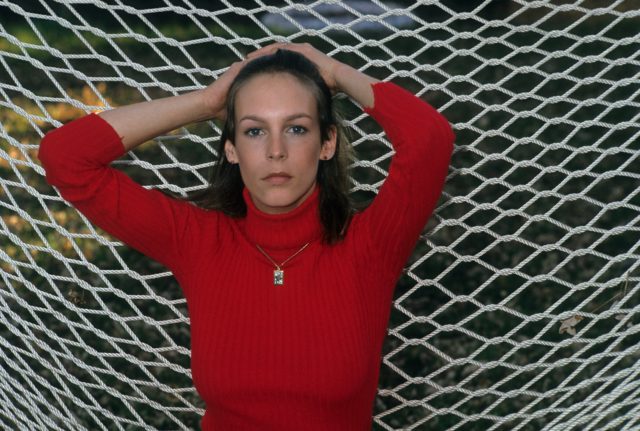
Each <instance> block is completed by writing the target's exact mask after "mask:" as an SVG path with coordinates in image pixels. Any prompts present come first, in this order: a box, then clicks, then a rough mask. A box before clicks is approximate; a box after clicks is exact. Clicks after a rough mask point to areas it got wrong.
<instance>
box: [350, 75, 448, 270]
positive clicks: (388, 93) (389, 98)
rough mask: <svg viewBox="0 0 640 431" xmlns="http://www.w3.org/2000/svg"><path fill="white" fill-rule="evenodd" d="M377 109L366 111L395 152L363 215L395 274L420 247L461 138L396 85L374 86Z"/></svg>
mask: <svg viewBox="0 0 640 431" xmlns="http://www.w3.org/2000/svg"><path fill="white" fill-rule="evenodd" d="M372 88H373V92H374V106H373V107H372V108H365V109H364V112H366V113H368V114H369V115H371V117H373V119H375V120H376V122H378V124H380V126H382V128H383V129H384V131H385V133H386V135H387V137H388V138H389V140H390V141H391V144H392V145H393V148H394V150H395V155H394V156H393V158H392V160H391V165H390V168H389V174H388V176H387V178H386V179H385V181H384V184H383V185H382V187H381V188H380V191H379V192H378V195H377V196H376V198H375V199H374V200H373V202H372V203H371V205H370V206H369V207H368V208H367V209H366V210H364V211H363V213H362V214H361V217H360V218H361V220H360V222H361V223H362V225H363V226H362V233H363V235H364V236H365V238H363V239H362V241H364V243H365V244H366V246H367V249H368V250H369V253H373V256H374V257H377V258H378V259H380V260H379V262H380V263H381V264H382V265H383V266H384V267H385V268H387V269H388V270H389V271H391V273H393V274H394V276H396V277H397V276H398V275H399V273H400V271H401V269H402V267H403V265H404V264H405V263H406V261H407V259H408V258H409V256H410V255H411V252H412V251H413V249H414V248H415V245H416V242H417V240H418V237H419V236H420V233H421V232H422V229H423V228H424V226H425V224H426V223H427V221H428V219H429V217H430V216H431V213H432V212H433V210H434V208H435V206H436V203H437V201H438V199H439V197H440V194H441V192H442V188H443V186H444V182H445V179H446V176H447V172H448V170H449V162H450V159H451V154H452V152H453V141H454V139H455V135H454V133H453V130H452V129H451V125H450V124H449V122H448V121H447V119H446V118H445V117H444V116H442V115H441V114H440V113H439V112H438V111H436V110H435V109H434V108H433V107H432V106H431V105H429V104H428V103H426V102H424V101H423V100H421V99H420V98H418V97H416V96H415V95H413V94H411V93H410V92H408V91H407V90H405V89H403V88H401V87H399V86H397V85H395V84H393V83H391V82H378V83H376V84H373V86H372Z"/></svg>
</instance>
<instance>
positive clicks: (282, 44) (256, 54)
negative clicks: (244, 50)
mask: <svg viewBox="0 0 640 431" xmlns="http://www.w3.org/2000/svg"><path fill="white" fill-rule="evenodd" d="M290 46H292V44H290V43H288V42H275V43H272V44H269V45H267V46H263V47H262V48H259V49H256V50H255V51H252V52H250V53H249V54H247V58H254V57H259V56H261V55H266V54H272V53H274V52H276V50H278V49H280V48H286V47H290Z"/></svg>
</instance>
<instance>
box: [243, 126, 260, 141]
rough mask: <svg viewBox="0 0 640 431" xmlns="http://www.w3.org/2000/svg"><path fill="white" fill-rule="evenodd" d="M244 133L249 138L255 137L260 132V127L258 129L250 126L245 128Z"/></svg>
mask: <svg viewBox="0 0 640 431" xmlns="http://www.w3.org/2000/svg"><path fill="white" fill-rule="evenodd" d="M244 134H245V135H247V136H248V137H250V138H255V137H256V136H259V135H261V134H262V129H259V128H257V127H251V128H249V129H247V130H245V131H244Z"/></svg>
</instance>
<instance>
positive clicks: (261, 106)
mask: <svg viewBox="0 0 640 431" xmlns="http://www.w3.org/2000/svg"><path fill="white" fill-rule="evenodd" d="M235 111H236V116H237V118H240V117H241V116H243V115H252V114H255V115H260V116H264V117H277V116H281V115H282V116H286V115H290V114H292V113H306V114H308V115H311V116H312V117H315V116H316V115H317V103H316V99H315V95H314V92H313V91H312V89H311V88H310V87H309V86H308V85H305V84H304V83H302V82H301V81H300V80H299V79H298V78H296V77H295V76H293V75H291V74H288V73H268V74H266V73H264V74H260V75H257V76H254V77H253V78H251V79H250V80H248V81H247V82H246V83H245V84H244V85H243V86H242V87H241V88H240V89H239V90H238V92H237V94H236V100H235Z"/></svg>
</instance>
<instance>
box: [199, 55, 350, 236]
mask: <svg viewBox="0 0 640 431" xmlns="http://www.w3.org/2000/svg"><path fill="white" fill-rule="evenodd" d="M226 114H227V115H226V120H225V123H224V126H223V132H222V137H221V146H222V148H220V150H223V151H219V152H218V154H219V157H220V159H219V160H218V163H216V166H215V167H214V170H213V172H212V177H211V185H210V187H209V188H207V189H206V190H204V191H203V192H199V193H197V194H195V195H194V196H192V197H191V199H190V200H194V202H195V203H197V204H200V205H201V206H204V207H208V208H215V209H219V210H222V211H223V212H225V213H227V214H228V215H231V216H243V215H244V214H246V205H245V203H244V200H243V198H242V193H241V192H242V188H243V187H245V186H246V187H247V189H248V191H249V193H250V195H251V198H252V200H253V202H254V204H255V205H256V207H257V208H258V209H260V210H262V211H264V212H268V213H282V212H287V211H290V210H291V209H293V208H295V207H296V206H298V205H299V204H300V203H301V202H302V201H304V199H305V198H306V197H307V196H309V195H310V194H311V192H312V191H313V188H314V186H315V184H316V183H317V184H319V186H320V218H321V222H322V224H323V225H324V231H325V241H326V242H329V243H333V242H336V241H337V240H339V239H340V238H341V236H342V233H344V230H345V228H346V226H347V224H348V221H349V218H350V215H351V212H352V206H351V203H350V201H349V198H348V188H349V177H348V167H349V165H350V163H351V161H352V152H351V147H350V145H348V144H347V143H346V142H345V140H344V137H343V136H344V134H343V132H342V131H341V127H340V124H339V121H338V119H337V118H336V115H335V113H334V110H333V103H332V97H331V92H330V90H329V88H328V87H327V85H326V83H325V82H324V80H323V79H322V76H321V75H320V73H319V71H318V69H317V67H316V66H315V64H313V63H312V62H311V61H309V60H308V59H307V58H306V57H304V56H303V55H301V54H298V53H296V52H293V51H288V50H278V51H276V52H275V53H274V54H270V55H264V56H261V57H257V58H256V59H254V60H252V61H250V62H248V63H247V64H246V65H245V66H244V67H243V68H242V69H241V70H240V72H239V73H238V75H237V76H236V77H235V80H234V81H233V83H232V84H231V86H230V88H229V91H228V96H227V104H226ZM274 174H275V175H274Z"/></svg>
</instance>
